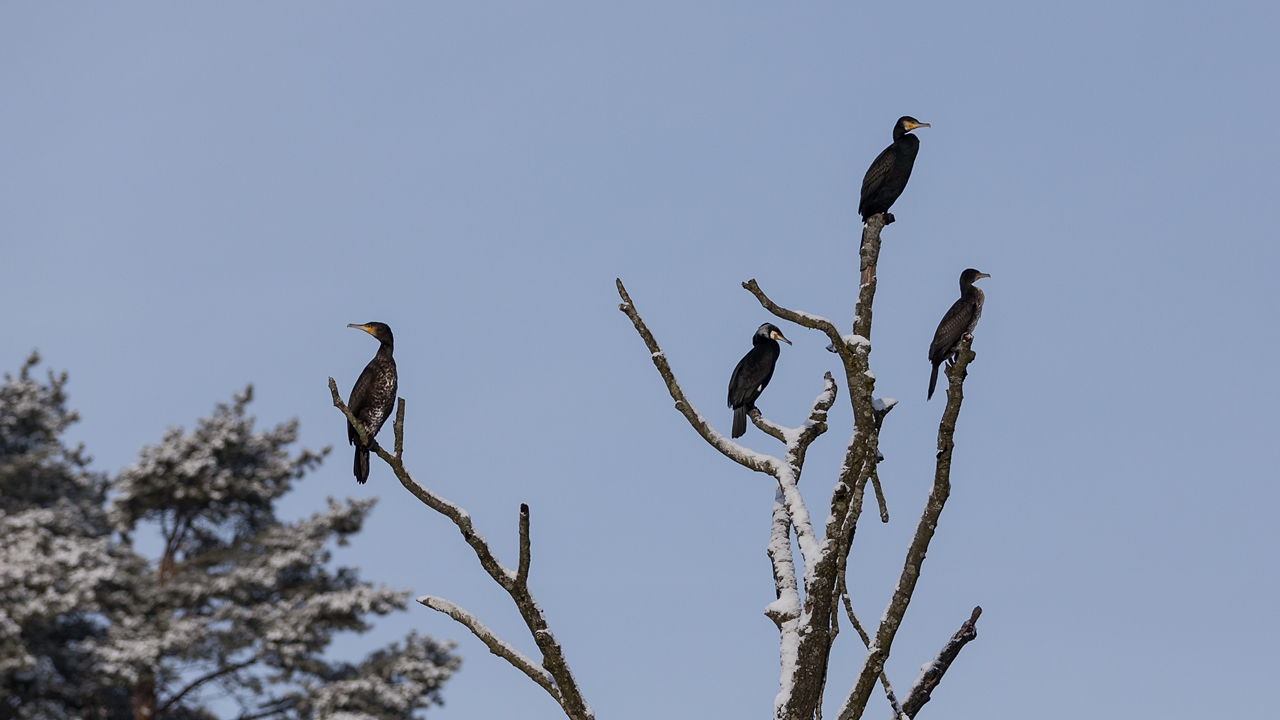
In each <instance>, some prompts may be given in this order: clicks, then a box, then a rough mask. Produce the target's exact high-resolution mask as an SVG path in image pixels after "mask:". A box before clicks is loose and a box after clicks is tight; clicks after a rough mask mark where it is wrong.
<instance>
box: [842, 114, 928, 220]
mask: <svg viewBox="0 0 1280 720" xmlns="http://www.w3.org/2000/svg"><path fill="white" fill-rule="evenodd" d="M922 127H929V123H922V122H920V121H919V120H916V119H915V118H913V117H910V116H906V115H904V116H903V117H900V118H898V122H897V123H896V124H894V126H893V144H892V145H890V146H889V147H887V148H885V149H884V152H882V153H880V154H879V155H877V156H876V159H875V161H874V162H872V163H871V167H869V168H867V174H866V175H864V176H863V178H862V199H861V200H860V201H859V202H858V214H859V215H861V216H862V221H863V222H866V221H867V218H869V217H871V216H872V215H875V214H876V213H884V214H885V216H884V223H885V224H886V225H888V224H889V223H891V222H893V215H890V214H889V208H891V207H893V203H894V201H895V200H897V199H898V196H899V195H901V194H902V191H903V190H905V189H906V187H907V180H910V179H911V166H912V165H914V164H915V162H916V153H918V152H920V138H918V137H916V136H915V135H912V134H911V131H912V130H915V129H916V128H922Z"/></svg>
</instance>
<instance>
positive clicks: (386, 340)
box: [347, 322, 397, 484]
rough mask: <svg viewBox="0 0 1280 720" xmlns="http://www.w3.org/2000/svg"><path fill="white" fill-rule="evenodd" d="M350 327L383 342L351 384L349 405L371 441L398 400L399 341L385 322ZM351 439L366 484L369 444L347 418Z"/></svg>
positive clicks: (359, 473)
mask: <svg viewBox="0 0 1280 720" xmlns="http://www.w3.org/2000/svg"><path fill="white" fill-rule="evenodd" d="M347 327H351V328H355V329H357V330H363V331H365V332H367V333H369V334H370V335H372V336H374V337H375V338H377V339H378V342H380V343H382V345H381V346H379V347H378V354H377V355H374V356H373V359H372V360H370V361H369V364H368V365H365V366H364V372H362V373H360V378H359V379H358V380H356V384H355V387H352V388H351V397H350V399H348V400H347V407H349V408H351V414H352V415H355V416H356V417H357V418H358V419H359V420H360V423H361V424H362V425H364V427H365V430H366V431H367V432H368V433H369V442H370V443H373V438H374V436H375V435H377V434H378V431H379V430H381V429H382V424H383V423H385V422H386V421H387V418H389V417H391V409H392V408H393V407H395V404H396V384H397V379H396V361H395V359H394V358H392V357H391V352H392V350H394V349H395V347H394V345H395V342H394V340H393V339H392V336H391V328H390V327H387V325H386V324H385V323H380V322H371V323H365V324H364V325H356V324H355V323H352V324H350V325H348V326H347ZM347 440H348V441H350V443H351V444H352V445H355V446H356V459H355V474H356V481H357V482H359V483H361V484H364V482H365V481H366V480H368V479H369V446H368V445H361V444H360V437H359V436H358V435H356V429H355V427H353V426H352V425H351V421H349V420H348V421H347Z"/></svg>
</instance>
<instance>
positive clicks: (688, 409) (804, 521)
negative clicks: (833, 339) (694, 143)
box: [617, 280, 835, 573]
mask: <svg viewBox="0 0 1280 720" xmlns="http://www.w3.org/2000/svg"><path fill="white" fill-rule="evenodd" d="M617 286H618V295H619V296H620V297H621V298H622V303H621V304H620V305H618V309H619V310H621V311H622V312H623V313H625V314H626V316H627V317H628V318H629V319H630V320H631V324H632V325H634V326H635V328H636V332H637V333H639V334H640V338H641V339H642V340H644V344H645V346H646V347H647V348H648V349H649V355H650V357H651V358H652V359H653V365H654V367H656V368H657V369H658V374H659V375H661V376H662V380H663V381H664V382H665V383H666V385H667V392H669V393H670V394H671V399H672V400H674V401H675V405H676V409H677V410H679V411H680V413H681V414H682V415H684V417H685V419H686V420H688V421H689V424H690V425H691V426H693V429H694V430H695V431H697V433H698V434H699V435H701V436H702V439H703V440H706V441H707V444H709V445H711V446H712V447H714V448H715V449H716V450H719V451H720V453H721V454H722V455H724V456H725V457H727V458H729V459H730V460H733V461H734V462H736V463H738V464H739V465H742V466H743V467H745V468H748V469H750V470H754V471H756V472H760V473H765V474H768V475H772V476H773V477H774V478H776V479H777V481H778V486H779V487H780V488H781V489H782V493H783V496H784V498H785V499H786V504H787V512H788V513H789V514H790V515H791V519H792V522H793V523H794V524H795V528H796V541H797V542H798V543H799V545H800V553H801V555H802V556H803V557H804V560H805V572H806V573H808V572H809V569H810V568H812V567H813V566H814V565H815V564H816V562H817V560H818V556H819V544H818V540H817V538H816V537H815V536H814V533H813V523H812V522H811V521H810V519H809V511H808V510H807V509H806V508H805V506H804V499H803V498H802V497H801V496H800V489H799V488H798V487H797V485H796V483H797V482H798V480H799V470H798V467H797V466H793V465H792V464H791V462H790V461H784V460H779V459H778V458H776V457H773V456H771V455H765V454H764V453H758V452H756V451H754V450H750V449H748V448H745V447H743V446H741V445H739V444H738V443H736V442H733V441H732V440H730V439H728V438H726V437H725V436H723V435H721V434H720V433H719V432H717V431H716V429H715V428H713V427H711V423H709V422H707V420H706V418H704V417H703V416H702V415H701V414H699V413H698V411H697V410H696V409H695V408H694V407H693V404H692V403H690V402H689V399H688V398H687V397H685V394H684V390H682V389H681V388H680V383H679V382H678V381H677V380H676V376H675V373H674V372H672V370H671V364H670V363H668V362H667V355H666V353H664V352H663V351H662V348H661V347H660V346H659V345H658V341H657V340H656V339H654V337H653V333H652V332H650V331H649V327H648V326H647V325H645V322H644V319H643V318H641V317H640V313H639V311H637V310H636V307H635V304H634V303H632V302H631V296H630V295H628V294H627V289H626V287H624V286H623V285H622V280H617ZM827 379H828V382H827V384H826V387H825V388H824V390H823V392H822V394H820V395H819V396H818V399H817V400H815V404H814V408H813V410H812V411H811V412H810V421H809V423H807V424H806V426H804V427H802V428H800V429H799V430H797V431H794V432H795V434H796V438H795V446H796V448H797V452H794V453H793V452H791V451H789V452H788V455H789V456H794V458H793V459H795V460H798V461H800V462H803V456H804V452H803V450H802V449H799V448H801V447H806V448H807V447H808V444H809V443H811V442H813V440H815V439H816V438H817V437H818V435H821V434H822V432H823V431H825V430H826V422H825V420H826V413H827V410H828V409H829V408H830V407H831V402H834V401H835V381H834V380H832V379H831V378H830V376H829V375H828V378H827ZM828 398H829V399H830V402H826V400H827V399H828ZM824 402H825V403H826V404H825V405H823V403H824ZM769 425H770V426H772V423H770V424H769ZM773 427H775V429H776V430H777V432H778V433H779V434H781V435H782V436H783V438H784V442H786V443H787V444H788V447H789V448H790V447H792V443H791V441H790V439H787V434H788V432H792V431H788V430H787V429H785V428H781V427H778V426H773ZM770 434H772V433H770ZM775 437H777V436H776V435H775Z"/></svg>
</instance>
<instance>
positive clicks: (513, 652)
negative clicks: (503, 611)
mask: <svg viewBox="0 0 1280 720" xmlns="http://www.w3.org/2000/svg"><path fill="white" fill-rule="evenodd" d="M418 602H420V603H422V604H423V605H426V606H427V607H429V608H431V609H432V610H435V611H437V612H442V613H444V614H445V615H448V616H449V617H451V618H453V619H454V620H457V621H458V622H459V623H461V624H463V625H465V626H466V628H467V629H468V630H470V631H471V633H472V634H473V635H475V636H476V637H477V638H479V639H480V642H482V643H484V644H485V647H487V648H489V652H491V653H493V654H494V655H497V656H498V657H500V658H502V659H503V660H506V661H507V662H509V663H511V664H512V665H514V666H515V668H516V669H517V670H519V671H520V672H522V673H524V674H525V675H528V676H529V679H531V680H533V681H534V682H536V683H538V684H539V685H541V686H542V689H543V690H546V691H547V692H548V693H550V694H551V697H553V698H555V699H556V702H561V700H560V691H559V690H557V689H556V685H555V681H554V680H553V679H552V678H551V673H549V672H547V671H546V670H544V669H543V668H542V667H540V666H539V665H538V664H537V663H535V662H534V661H533V660H530V659H529V657H528V656H527V655H525V654H524V653H522V652H520V651H519V650H517V649H515V648H514V647H512V646H511V645H510V644H509V643H507V642H506V641H505V640H503V639H502V638H500V637H498V636H497V634H495V633H494V632H493V631H492V630H490V629H489V628H488V627H487V626H486V625H485V624H484V623H482V622H480V619H479V618H477V617H476V616H475V615H473V614H471V612H469V611H467V610H465V609H463V608H461V607H458V606H457V605H455V604H453V603H451V602H449V601H448V600H445V599H444V598H438V597H434V596H431V595H423V596H422V597H420V598H418Z"/></svg>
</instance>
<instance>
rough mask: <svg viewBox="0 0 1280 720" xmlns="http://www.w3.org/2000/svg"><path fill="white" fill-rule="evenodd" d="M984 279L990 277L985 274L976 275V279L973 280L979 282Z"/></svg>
mask: <svg viewBox="0 0 1280 720" xmlns="http://www.w3.org/2000/svg"><path fill="white" fill-rule="evenodd" d="M984 277H991V276H990V275H988V274H986V273H978V277H976V278H974V280H981V279H982V278H984Z"/></svg>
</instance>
